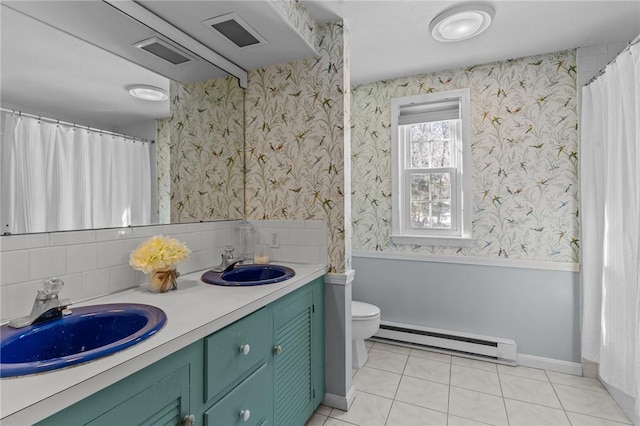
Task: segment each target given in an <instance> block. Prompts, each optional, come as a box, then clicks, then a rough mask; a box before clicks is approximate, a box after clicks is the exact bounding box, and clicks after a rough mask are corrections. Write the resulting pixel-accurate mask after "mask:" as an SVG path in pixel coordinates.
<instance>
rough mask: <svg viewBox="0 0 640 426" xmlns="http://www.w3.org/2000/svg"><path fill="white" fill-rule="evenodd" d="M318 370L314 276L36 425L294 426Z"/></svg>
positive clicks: (318, 298) (312, 404) (319, 301)
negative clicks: (308, 281)
mask: <svg viewBox="0 0 640 426" xmlns="http://www.w3.org/2000/svg"><path fill="white" fill-rule="evenodd" d="M238 290H239V291H241V290H242V289H238ZM324 368H325V366H324V280H323V278H318V279H316V280H314V281H312V282H311V283H309V284H307V285H305V286H303V287H301V288H300V289H298V290H295V291H293V292H292V293H290V294H288V295H286V296H283V297H282V298H280V299H278V300H276V301H275V302H273V303H271V304H269V305H267V306H265V307H263V308H261V309H259V310H258V311H256V312H253V313H252V314H250V315H248V316H246V317H244V318H241V319H240V320H238V321H236V322H234V323H233V324H231V325H229V326H227V327H225V328H223V329H221V330H219V331H217V332H215V333H213V334H211V335H209V336H207V337H205V338H204V339H201V340H199V341H197V342H195V343H193V344H191V345H189V346H187V347H186V348H183V349H181V350H180V351H178V352H176V353H174V354H172V355H169V356H167V357H166V358H163V359H161V360H160V361H158V362H156V363H154V364H152V365H150V366H148V367H146V368H144V369H142V370H140V371H138V372H136V373H134V374H132V375H131V376H129V377H127V378H125V379H123V380H121V381H119V382H117V383H115V384H113V385H111V386H110V387H108V388H106V389H103V390H102V391H100V392H97V393H95V394H93V395H91V396H89V397H87V398H85V399H83V400H82V401H80V402H78V403H76V404H74V405H72V406H70V407H68V408H66V409H64V410H62V411H61V412H59V413H57V414H54V415H53V416H51V417H49V418H47V419H45V420H43V421H42V422H40V423H39V424H41V425H63V424H65V425H68V424H73V425H81V424H90V425H119V426H120V425H123V426H124V425H146V424H149V425H160V424H161V425H190V424H193V425H208V426H209V425H224V426H226V425H256V426H262V425H275V426H289V425H292V426H294V425H301V426H302V425H304V423H305V422H306V420H307V419H308V418H309V417H310V416H311V415H312V414H313V411H314V410H315V409H316V408H317V406H318V404H319V403H320V401H322V398H323V397H324Z"/></svg>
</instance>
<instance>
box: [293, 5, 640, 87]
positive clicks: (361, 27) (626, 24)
mask: <svg viewBox="0 0 640 426" xmlns="http://www.w3.org/2000/svg"><path fill="white" fill-rule="evenodd" d="M303 3H304V4H305V6H306V7H307V9H308V10H309V11H310V12H311V14H312V15H313V16H314V18H316V20H317V21H318V22H326V21H332V20H335V19H337V18H338V17H341V18H343V19H344V21H345V26H346V27H347V28H348V30H349V32H350V37H349V38H350V41H351V50H350V52H351V53H350V54H351V83H352V85H357V84H361V83H365V82H371V81H376V80H381V79H389V78H395V77H401V76H409V75H415V74H420V73H425V72H433V71H442V70H447V69H452V68H457V67H462V66H467V65H477V64H483V63H489V62H493V61H498V60H505V59H512V58H519V57H523V56H529V55H535V54H541V53H549V52H555V51H560V50H565V49H573V48H576V47H586V46H594V45H598V44H606V43H611V42H620V41H625V42H629V41H631V40H632V39H633V38H634V37H635V36H637V35H638V34H640V2H639V1H638V0H628V1H614V0H600V1H595V0H587V1H585V0H573V1H560V0H553V1H531V0H512V1H504V0H494V1H489V2H484V1H483V2H482V3H484V4H489V5H491V6H492V7H493V8H494V9H495V17H494V21H493V23H492V25H491V26H490V27H489V29H487V30H486V31H485V32H484V33H482V34H481V35H480V36H478V37H477V38H475V39H470V40H466V41H462V42H457V43H443V42H438V41H436V40H434V39H433V38H431V36H430V34H429V31H428V27H429V23H430V22H431V20H432V19H433V18H434V17H435V16H437V15H438V14H439V13H441V12H442V11H444V10H445V9H448V8H450V7H452V6H453V5H456V4H460V3H462V2H460V1H430V0H421V1H417V0H413V1H408V0H384V1H383V0H379V1H359V0H337V1H336V0H303Z"/></svg>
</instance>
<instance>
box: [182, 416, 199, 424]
mask: <svg viewBox="0 0 640 426" xmlns="http://www.w3.org/2000/svg"><path fill="white" fill-rule="evenodd" d="M194 424H196V416H194V415H193V414H189V415H187V416H184V418H183V419H182V426H193V425H194Z"/></svg>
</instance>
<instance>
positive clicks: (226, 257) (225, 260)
mask: <svg viewBox="0 0 640 426" xmlns="http://www.w3.org/2000/svg"><path fill="white" fill-rule="evenodd" d="M233 250H234V249H233V247H231V246H227V247H226V248H225V249H224V254H223V255H222V262H220V265H218V266H216V267H215V268H213V271H214V272H224V271H226V270H227V268H229V267H230V266H231V265H234V266H235V264H236V263H238V262H242V261H243V260H244V259H243V258H242V257H240V258H237V259H236V258H234V257H233ZM229 269H232V268H229Z"/></svg>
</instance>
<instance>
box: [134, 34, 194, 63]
mask: <svg viewBox="0 0 640 426" xmlns="http://www.w3.org/2000/svg"><path fill="white" fill-rule="evenodd" d="M134 46H135V47H137V48H139V49H142V50H144V51H145V52H147V53H151V54H152V55H154V56H157V57H158V58H160V59H163V60H165V61H167V62H169V63H170V64H173V65H182V64H186V63H188V62H194V61H196V59H195V58H194V57H193V56H191V55H189V54H188V53H187V52H185V51H184V50H183V49H180V48H179V47H177V46H175V45H173V44H171V43H169V42H168V41H166V40H163V39H161V38H160V37H151V38H148V39H146V40H143V41H141V42H138V43H135V44H134Z"/></svg>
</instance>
